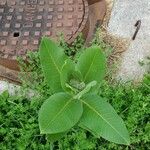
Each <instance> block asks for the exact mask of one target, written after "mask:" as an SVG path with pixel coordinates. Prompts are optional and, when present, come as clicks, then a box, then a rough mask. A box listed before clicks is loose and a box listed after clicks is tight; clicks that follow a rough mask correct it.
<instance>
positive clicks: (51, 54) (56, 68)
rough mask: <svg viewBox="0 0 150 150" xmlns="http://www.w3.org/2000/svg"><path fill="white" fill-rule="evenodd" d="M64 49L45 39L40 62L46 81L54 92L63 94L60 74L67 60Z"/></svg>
mask: <svg viewBox="0 0 150 150" xmlns="http://www.w3.org/2000/svg"><path fill="white" fill-rule="evenodd" d="M66 57H67V56H66V55H65V54H64V51H63V49H61V48H60V47H58V46H57V44H55V43H54V42H53V41H51V40H50V39H49V38H46V37H44V38H43V39H42V41H41V44H40V60H41V65H42V69H43V72H44V76H45V79H46V81H47V83H48V85H49V86H50V88H51V90H52V92H53V93H54V92H60V91H61V92H62V91H63V90H62V87H61V83H60V73H61V68H62V65H63V64H64V62H65V60H66Z"/></svg>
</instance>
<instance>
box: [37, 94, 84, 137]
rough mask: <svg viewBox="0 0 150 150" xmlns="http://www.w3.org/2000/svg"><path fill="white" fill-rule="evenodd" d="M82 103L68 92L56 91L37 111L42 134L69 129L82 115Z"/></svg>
mask: <svg viewBox="0 0 150 150" xmlns="http://www.w3.org/2000/svg"><path fill="white" fill-rule="evenodd" d="M82 112H83V108H82V103H81V102H80V101H78V100H75V99H73V98H72V97H71V96H70V95H69V94H66V93H57V94H54V95H53V96H51V97H50V98H49V99H48V100H46V101H45V102H44V104H43V105H42V107H41V109H40V111H39V126H40V131H41V133H42V134H56V133H61V132H65V131H67V130H69V129H71V128H72V127H73V126H74V125H75V124H76V123H77V122H78V121H79V119H80V117H81V116H82Z"/></svg>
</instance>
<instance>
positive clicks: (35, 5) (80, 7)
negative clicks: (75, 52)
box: [0, 0, 106, 82]
mask: <svg viewBox="0 0 150 150" xmlns="http://www.w3.org/2000/svg"><path fill="white" fill-rule="evenodd" d="M105 13H106V3H105V0H0V76H1V77H3V78H4V77H5V78H7V79H9V80H13V81H17V82H18V75H17V74H18V71H19V67H18V63H17V61H16V57H17V56H21V57H23V58H24V59H26V53H27V51H35V50H37V49H38V46H39V43H40V39H41V37H42V36H48V37H50V38H53V39H55V40H57V37H58V35H59V34H60V33H63V35H64V37H65V40H66V41H67V42H68V43H69V44H71V43H72V42H73V41H74V40H75V38H76V37H77V36H78V34H79V33H81V32H82V33H83V35H84V37H85V38H86V44H87V43H89V42H90V41H91V39H92V38H93V35H94V31H95V27H97V25H100V24H101V23H102V21H103V18H104V16H105ZM87 45H88V44H87Z"/></svg>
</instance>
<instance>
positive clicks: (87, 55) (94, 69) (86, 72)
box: [77, 46, 106, 83]
mask: <svg viewBox="0 0 150 150" xmlns="http://www.w3.org/2000/svg"><path fill="white" fill-rule="evenodd" d="M77 67H78V69H79V71H80V72H81V74H82V76H83V82H85V83H89V82H91V81H97V82H98V83H99V82H100V81H101V80H102V79H103V78H104V76H105V70H106V58H105V56H104V54H103V52H102V50H101V49H100V47H98V46H93V47H90V48H88V49H86V50H85V52H83V54H82V55H81V56H80V58H79V60H78V63H77Z"/></svg>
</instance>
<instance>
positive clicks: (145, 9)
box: [108, 0, 150, 80]
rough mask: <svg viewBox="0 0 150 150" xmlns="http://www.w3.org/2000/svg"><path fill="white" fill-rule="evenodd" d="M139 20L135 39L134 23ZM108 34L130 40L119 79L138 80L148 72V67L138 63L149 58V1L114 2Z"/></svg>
mask: <svg viewBox="0 0 150 150" xmlns="http://www.w3.org/2000/svg"><path fill="white" fill-rule="evenodd" d="M138 20H141V27H140V30H139V32H138V34H137V37H136V39H135V40H134V41H133V40H132V37H133V35H134V33H135V30H136V27H135V26H134V25H135V23H136V22H137V21H138ZM108 32H109V34H111V35H113V36H117V37H120V38H127V39H130V40H131V43H130V46H129V48H128V49H127V50H126V51H125V53H124V54H123V57H122V63H121V67H120V70H119V72H118V77H117V78H119V79H123V80H140V79H142V77H143V75H144V74H145V73H146V72H147V71H148V69H149V67H148V66H142V67H141V66H140V65H139V61H143V60H145V59H146V58H147V57H149V56H150V1H149V0H134V1H133V0H116V1H115V2H114V7H113V10H112V14H111V18H110V21H109V25H108Z"/></svg>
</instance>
